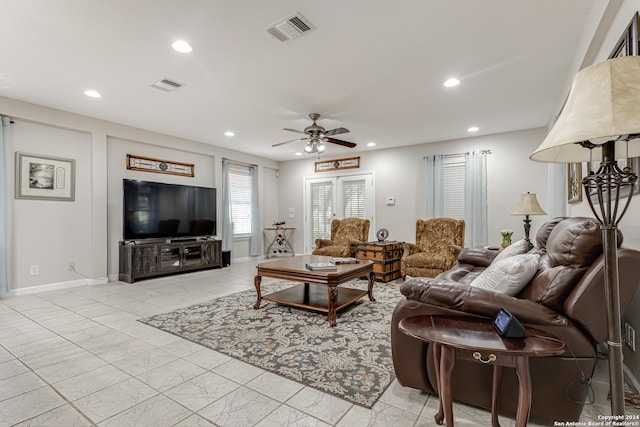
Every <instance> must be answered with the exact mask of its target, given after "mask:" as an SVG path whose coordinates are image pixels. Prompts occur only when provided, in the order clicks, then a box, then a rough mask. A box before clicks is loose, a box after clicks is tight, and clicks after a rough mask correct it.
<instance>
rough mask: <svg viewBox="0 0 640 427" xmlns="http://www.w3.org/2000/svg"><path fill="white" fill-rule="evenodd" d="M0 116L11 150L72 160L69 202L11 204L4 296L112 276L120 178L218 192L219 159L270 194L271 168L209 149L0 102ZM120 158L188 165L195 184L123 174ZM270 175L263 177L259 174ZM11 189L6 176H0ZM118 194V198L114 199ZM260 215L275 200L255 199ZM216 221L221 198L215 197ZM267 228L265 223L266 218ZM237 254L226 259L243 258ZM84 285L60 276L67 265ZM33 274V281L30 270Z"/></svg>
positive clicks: (260, 160)
mask: <svg viewBox="0 0 640 427" xmlns="http://www.w3.org/2000/svg"><path fill="white" fill-rule="evenodd" d="M0 112H2V114H4V115H7V116H9V117H11V118H12V119H13V120H14V121H15V124H14V125H13V127H12V130H11V135H12V138H11V139H12V144H13V147H12V151H20V152H27V153H32V154H40V155H51V156H56V157H65V158H71V159H75V160H76V200H75V201H74V202H60V201H43V200H22V199H13V202H12V218H13V219H12V220H13V224H12V236H11V247H10V257H11V260H10V263H11V277H10V283H9V295H16V294H21V293H29V292H34V291H41V290H46V289H55V288H61V287H66V286H74V285H78V284H90V283H102V282H104V281H106V278H107V276H110V277H114V276H116V275H117V244H118V241H119V240H121V238H122V232H121V229H122V228H121V227H122V225H121V221H122V207H121V203H122V195H121V191H122V188H121V187H122V184H121V182H122V178H123V177H134V178H139V179H145V180H149V181H160V182H178V181H180V182H183V181H187V182H191V183H194V184H195V185H204V186H215V187H218V188H220V185H221V181H222V175H221V174H222V172H221V162H222V158H223V157H224V158H228V159H231V160H234V161H238V162H243V163H247V164H257V165H258V176H259V186H260V187H261V188H262V187H264V182H263V181H264V177H265V175H268V176H269V178H268V181H269V184H268V185H269V189H272V188H273V187H274V182H275V171H277V169H278V162H276V161H273V160H269V159H263V158H260V157H255V156H251V155H248V154H245V153H240V152H237V151H233V150H227V149H223V148H220V147H216V146H214V145H211V144H208V143H203V142H197V141H190V140H184V139H180V138H175V137H171V136H168V135H163V134H159V133H154V132H150V131H145V130H142V129H137V128H132V127H128V126H124V125H120V124H117V123H112V122H108V121H104V120H97V119H93V118H90V117H85V116H81V115H77V114H71V113H67V112H64V111H60V110H55V109H50V108H47V107H43V106H40V105H35V104H29V103H26V102H21V101H16V100H13V99H10V98H3V97H0ZM127 153H131V154H139V155H144V156H149V157H154V158H161V159H166V160H170V159H175V160H182V161H185V162H189V163H195V164H196V177H195V178H188V179H187V178H183V177H172V178H169V176H168V175H163V174H153V173H146V172H133V171H128V170H126V169H125V163H124V162H125V157H126V154H127ZM265 168H268V170H270V171H272V172H269V173H267V174H265V173H264V169H265ZM2 173H4V174H5V179H8V180H9V181H10V182H14V170H13V169H12V170H8V171H2ZM119 192H120V193H119ZM260 203H261V209H262V210H263V211H266V212H270V216H272V214H271V212H273V211H276V210H277V207H276V206H277V203H278V198H277V195H276V196H274V195H273V194H271V196H270V197H266V198H265V197H263V196H261V197H260ZM217 206H218V220H219V221H220V220H221V218H222V216H221V214H220V207H221V191H218V204H217ZM268 221H269V222H268V223H269V224H271V221H272V220H271V218H269V219H268ZM243 250H244V248H242V247H239V249H238V250H237V251H235V252H236V253H235V255H233V256H234V258H243V257H246V256H248V249H246V250H245V252H243ZM69 261H74V262H75V263H76V269H77V271H78V272H80V273H82V274H83V275H84V276H86V277H87V278H85V277H83V276H81V275H78V274H76V273H73V272H70V271H68V262H69ZM33 265H37V266H39V267H40V274H39V275H38V276H31V275H30V274H29V269H30V266H33Z"/></svg>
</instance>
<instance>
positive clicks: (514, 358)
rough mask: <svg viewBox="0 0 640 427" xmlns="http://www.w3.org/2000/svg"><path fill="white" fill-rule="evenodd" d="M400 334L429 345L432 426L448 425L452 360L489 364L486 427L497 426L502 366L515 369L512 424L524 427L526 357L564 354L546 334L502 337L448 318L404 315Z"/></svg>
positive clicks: (487, 326)
mask: <svg viewBox="0 0 640 427" xmlns="http://www.w3.org/2000/svg"><path fill="white" fill-rule="evenodd" d="M398 327H399V329H400V331H402V332H403V333H404V334H406V335H408V336H410V337H412V338H416V339H418V340H421V341H425V342H430V343H432V344H433V346H434V347H433V352H434V353H433V354H434V361H435V366H436V382H437V388H438V395H439V396H440V406H439V410H438V413H437V414H436V415H435V417H434V418H435V421H436V423H437V424H442V421H443V420H444V421H445V422H446V425H447V426H453V403H452V400H451V399H452V398H451V373H452V372H453V366H454V364H455V360H456V358H458V359H465V360H473V361H476V362H479V363H485V364H491V365H493V387H492V395H491V425H492V426H493V427H499V426H500V424H499V423H498V396H499V394H500V380H501V378H502V367H503V366H507V367H511V368H515V369H516V375H517V377H518V385H519V390H518V391H519V395H518V410H517V414H516V426H517V427H525V426H526V425H527V421H528V420H529V413H530V410H531V377H530V374H529V357H544V356H556V355H560V354H562V353H564V351H565V344H564V343H563V342H561V341H560V340H558V339H557V338H556V337H554V336H553V335H550V334H548V333H547V332H544V331H541V330H538V329H533V328H529V327H526V326H525V330H526V333H527V335H526V336H525V338H502V337H501V336H500V335H498V333H497V332H496V330H495V329H494V328H493V323H492V321H491V320H489V319H479V318H476V317H473V318H465V317H452V316H414V317H407V318H404V319H402V320H401V321H400V323H399V324H398Z"/></svg>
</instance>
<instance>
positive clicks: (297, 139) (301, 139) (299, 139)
mask: <svg viewBox="0 0 640 427" xmlns="http://www.w3.org/2000/svg"><path fill="white" fill-rule="evenodd" d="M306 139H309V138H296V139H292V140H289V141H285V142H278V143H277V144H273V145H272V147H278V146H279V145H284V144H288V143H290V142H296V141H304V140H306Z"/></svg>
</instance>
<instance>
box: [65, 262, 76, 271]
mask: <svg viewBox="0 0 640 427" xmlns="http://www.w3.org/2000/svg"><path fill="white" fill-rule="evenodd" d="M67 268H68V269H69V271H76V262H75V261H69V264H68V265H67Z"/></svg>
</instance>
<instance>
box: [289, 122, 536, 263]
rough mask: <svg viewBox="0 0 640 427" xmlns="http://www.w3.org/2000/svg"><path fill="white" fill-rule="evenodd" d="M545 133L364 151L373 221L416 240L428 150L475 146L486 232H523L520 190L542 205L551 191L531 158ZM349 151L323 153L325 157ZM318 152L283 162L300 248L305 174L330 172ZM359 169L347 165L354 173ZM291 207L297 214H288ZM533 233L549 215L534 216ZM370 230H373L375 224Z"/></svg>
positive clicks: (495, 239) (496, 235)
mask: <svg viewBox="0 0 640 427" xmlns="http://www.w3.org/2000/svg"><path fill="white" fill-rule="evenodd" d="M545 135H546V130H545V129H531V130H524V131H519V132H509V133H503V134H497V135H489V136H483V137H477V138H467V139H461V140H454V141H446V142H438V143H430V144H423V145H417V146H410V147H401V148H394V149H389V150H374V151H370V152H366V153H361V154H360V169H358V170H357V171H358V172H362V173H366V172H373V174H374V178H373V179H374V189H375V212H374V223H375V225H372V227H374V226H375V227H376V228H383V227H384V228H387V229H388V230H389V233H390V236H389V239H391V240H400V241H407V242H414V241H415V223H416V219H418V218H425V215H426V197H425V194H426V188H425V185H424V180H425V161H424V156H426V155H427V154H454V153H463V152H467V151H470V150H473V149H488V150H491V152H492V154H490V155H488V157H487V169H488V177H487V187H488V205H489V213H488V235H489V243H490V244H499V243H501V240H500V229H502V228H511V229H513V230H515V234H514V237H515V238H516V239H519V238H522V237H524V227H523V222H522V219H523V218H522V217H519V216H513V215H511V212H512V211H513V210H514V209H515V207H516V204H517V203H518V200H519V198H520V194H522V193H526V192H527V191H529V192H531V193H536V194H537V195H538V200H539V201H540V203H541V205H542V207H543V208H544V207H545V205H546V197H547V174H546V170H547V166H546V165H545V164H542V163H536V162H532V161H530V160H529V158H528V156H529V154H530V153H532V152H533V151H534V150H535V149H536V148H537V147H538V145H540V142H541V141H542V140H543V139H544V136H545ZM342 157H348V155H345V154H344V153H341V155H339V156H331V155H325V156H323V157H322V160H328V159H331V158H342ZM315 161H317V157H306V158H304V159H301V160H292V161H287V162H282V163H281V166H280V178H279V195H280V217H281V218H285V219H286V221H287V226H292V227H296V232H295V233H294V238H293V244H294V249H295V250H296V252H302V251H303V248H304V235H303V232H302V230H303V226H304V218H303V216H302V214H303V212H304V206H303V202H304V201H303V194H304V184H303V183H304V179H305V178H306V177H318V176H326V175H327V174H329V173H328V172H319V173H315V172H314V162H315ZM354 171H355V169H350V170H348V171H345V173H353V172H354ZM390 196H393V197H395V198H396V204H395V206H387V205H386V198H387V197H390ZM289 208H293V209H294V210H295V218H293V219H290V218H288V212H289ZM532 220H533V221H532V231H531V235H532V236H535V232H536V231H537V229H538V227H539V226H540V225H542V223H543V222H544V221H546V217H532ZM372 231H373V232H372V233H371V234H370V236H375V234H374V233H375V230H372Z"/></svg>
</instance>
